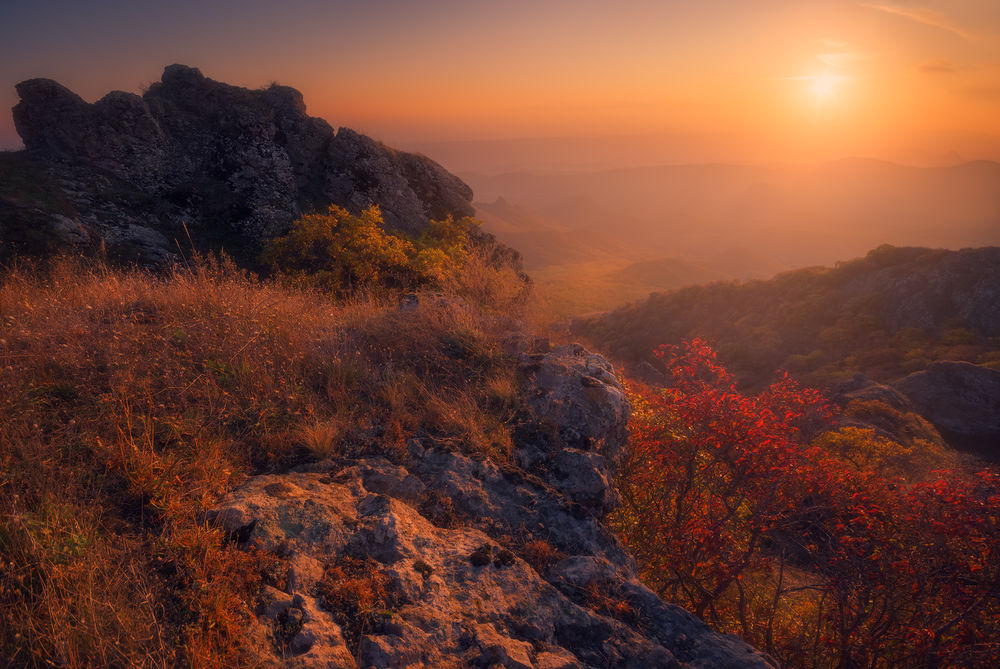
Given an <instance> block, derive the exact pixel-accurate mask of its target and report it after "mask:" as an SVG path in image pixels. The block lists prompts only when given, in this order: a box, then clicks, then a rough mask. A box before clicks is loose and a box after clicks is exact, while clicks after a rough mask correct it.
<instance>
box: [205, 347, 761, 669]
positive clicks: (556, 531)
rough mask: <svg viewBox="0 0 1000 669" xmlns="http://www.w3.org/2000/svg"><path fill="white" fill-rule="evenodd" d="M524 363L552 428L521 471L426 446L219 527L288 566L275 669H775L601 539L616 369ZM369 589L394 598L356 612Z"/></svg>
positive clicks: (566, 354)
mask: <svg viewBox="0 0 1000 669" xmlns="http://www.w3.org/2000/svg"><path fill="white" fill-rule="evenodd" d="M521 348H522V350H523V352H522V354H521V372H522V375H523V379H524V382H523V387H522V395H523V401H524V402H525V403H526V404H527V405H529V407H530V411H532V412H534V414H535V416H536V418H537V420H536V421H535V426H534V427H533V428H532V429H526V430H523V431H521V432H519V434H518V435H517V438H516V445H515V453H514V458H513V461H511V462H494V461H492V460H490V459H486V458H482V457H473V456H471V455H469V454H468V453H465V452H463V451H462V450H461V449H460V448H457V447H456V446H455V445H453V444H441V443H438V444H433V443H424V442H421V441H419V440H416V439H414V440H411V441H410V443H409V452H408V457H407V458H405V460H406V462H404V463H401V464H400V463H396V464H394V463H392V462H389V461H387V460H384V459H381V458H365V459H360V460H351V461H337V460H326V461H322V462H318V463H314V464H311V465H308V466H303V467H300V468H298V469H297V470H296V471H293V472H290V473H286V474H276V475H261V476H256V477H254V478H252V479H250V480H249V481H247V483H246V484H245V485H243V486H242V487H241V488H239V489H237V490H236V491H234V492H233V493H232V494H230V495H229V496H228V497H227V498H226V499H225V500H224V501H223V503H221V504H220V505H219V506H217V507H216V508H215V509H214V510H213V513H212V518H213V519H214V520H215V522H218V523H220V524H221V525H222V526H223V527H224V528H225V529H226V530H228V531H229V532H230V533H231V535H232V536H233V537H234V538H235V539H236V540H238V541H240V542H241V543H242V544H243V545H246V546H248V547H249V546H253V547H256V548H258V549H261V550H265V551H270V552H273V553H276V554H278V555H280V556H283V557H284V558H285V559H286V560H287V564H288V571H287V575H286V577H285V578H284V579H283V583H282V585H281V587H272V588H270V589H269V590H268V591H267V592H266V593H265V598H264V602H263V604H262V606H261V609H260V611H259V622H260V625H261V626H262V627H263V628H264V629H265V630H267V633H268V635H269V636H270V638H271V639H272V641H273V644H274V653H275V655H274V657H273V658H270V659H271V661H272V662H273V663H275V664H280V665H282V666H287V667H356V666H357V667H517V668H523V669H528V668H533V667H534V668H539V669H541V668H548V669H555V668H559V667H566V668H568V667H637V668H638V667H684V666H690V667H706V668H707V667H713V668H724V667H733V668H735V667H766V666H770V665H769V663H768V661H767V659H766V658H765V657H764V656H762V655H760V654H759V653H757V652H756V651H754V650H753V649H751V648H750V647H748V646H747V645H745V644H744V643H742V642H741V641H739V640H737V639H736V638H734V637H729V636H724V635H719V634H717V633H715V632H713V631H711V630H710V629H708V628H707V627H706V626H705V625H704V624H703V623H702V622H700V621H699V620H697V619H696V618H694V617H693V616H691V615H690V614H688V613H686V612H685V611H683V610H681V609H679V608H677V607H676V606H672V605H669V604H666V603H664V602H663V601H662V600H660V599H659V598H658V597H656V596H655V595H654V594H653V593H652V592H651V591H650V590H648V589H647V588H645V587H644V586H643V585H642V584H641V583H639V581H638V579H637V577H636V572H635V565H634V563H633V560H632V559H631V558H630V557H629V555H628V554H627V553H626V551H625V550H624V549H623V547H622V546H621V544H620V543H619V542H618V540H617V539H616V538H615V536H614V535H613V534H611V533H610V532H609V531H608V530H607V529H606V528H605V527H604V525H603V524H602V523H601V520H600V512H601V511H603V510H606V509H607V508H608V507H609V506H610V505H611V504H612V503H613V497H614V495H613V491H612V487H611V484H610V483H609V481H610V480H611V479H612V477H613V472H614V467H615V463H616V461H617V460H618V458H619V457H620V454H621V451H622V449H623V447H624V440H623V437H624V425H625V421H626V419H627V406H626V404H625V401H624V396H623V393H622V388H621V386H620V384H619V383H618V380H617V379H616V378H615V376H614V374H613V373H612V372H611V369H610V367H609V366H608V364H607V362H606V361H604V360H603V359H601V358H600V357H598V356H594V355H591V354H590V353H588V352H587V351H585V350H584V349H583V348H582V347H579V346H568V347H559V348H552V347H550V346H548V345H547V344H544V343H543V344H538V343H534V344H531V345H525V346H521ZM351 579H354V580H353V581H352V580H351ZM352 584H353V585H352ZM358 584H361V586H359V585H358ZM364 584H368V586H367V587H365V586H364ZM359 587H360V589H361V590H363V591H365V592H378V597H377V598H376V600H377V604H376V605H374V607H373V608H374V609H378V610H377V611H374V610H373V611H369V612H367V613H365V614H364V615H361V614H360V613H359V611H358V609H357V607H353V606H351V605H350V602H349V601H345V598H344V596H342V595H343V593H344V592H356V591H357V590H358V589H359ZM352 588H353V589H352ZM348 599H349V598H348ZM359 616H360V618H361V620H360V622H359Z"/></svg>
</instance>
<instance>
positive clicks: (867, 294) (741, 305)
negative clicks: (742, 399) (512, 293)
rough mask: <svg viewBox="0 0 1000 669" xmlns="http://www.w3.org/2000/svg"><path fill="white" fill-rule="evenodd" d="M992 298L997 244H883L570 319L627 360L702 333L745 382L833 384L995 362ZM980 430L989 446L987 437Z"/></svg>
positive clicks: (999, 324) (647, 357)
mask: <svg viewBox="0 0 1000 669" xmlns="http://www.w3.org/2000/svg"><path fill="white" fill-rule="evenodd" d="M998 305H1000V248H997V247H987V248H980V249H963V250H961V251H945V250H933V249H926V248H895V247H891V246H883V247H879V248H878V249H875V250H874V251H871V252H870V253H868V255H866V256H865V257H863V258H859V259H856V260H852V261H849V262H844V263H839V264H838V265H836V266H835V267H829V268H809V269H802V270H796V271H792V272H786V273H784V274H780V275H778V276H777V277H775V278H774V279H771V280H767V281H763V280H760V281H750V282H736V281H734V282H720V283H712V284H707V285H703V286H692V287H688V288H684V289H680V290H676V291H672V292H666V293H660V294H656V295H652V296H650V297H649V298H648V299H647V300H645V301H644V302H639V303H636V304H633V305H630V306H628V307H623V308H620V309H618V310H616V311H614V312H612V313H609V314H605V315H601V316H596V317H592V318H586V319H581V320H579V321H577V322H576V324H575V326H574V327H575V329H576V331H577V332H578V333H580V334H582V335H585V336H586V337H587V338H588V339H589V340H591V341H592V342H594V343H595V344H597V345H598V346H600V347H601V349H602V350H605V351H607V352H609V353H610V354H612V355H613V356H615V357H616V358H618V359H621V360H624V361H627V362H628V363H629V364H630V365H631V366H632V367H633V368H635V366H637V365H639V364H640V363H642V362H650V361H651V360H652V352H653V350H654V349H655V347H656V346H658V345H659V344H661V343H674V342H679V341H681V340H684V339H690V338H693V337H703V338H706V339H707V340H709V341H710V342H712V343H713V344H714V345H715V346H716V348H717V350H718V351H719V354H720V356H721V359H722V360H723V361H724V362H725V363H726V364H727V366H729V367H730V368H731V369H732V370H733V371H734V373H735V374H736V375H737V377H738V378H739V379H740V382H741V383H742V384H743V385H744V386H747V387H760V386H762V385H764V384H766V383H767V382H768V381H769V379H770V378H771V377H772V375H773V373H774V372H775V370H778V369H783V370H787V371H789V372H791V373H792V374H794V375H795V376H796V377H797V378H799V379H801V380H802V381H804V382H805V383H807V384H809V385H813V386H818V387H823V388H827V389H833V388H834V387H835V386H837V384H840V383H843V382H846V381H848V380H850V379H851V378H852V377H853V376H854V375H856V374H858V373H863V374H865V375H867V376H868V377H870V378H871V379H873V380H874V381H878V382H881V383H888V382H892V381H897V380H899V379H901V378H902V377H904V376H906V375H907V374H911V373H917V372H921V371H923V370H924V369H925V368H926V367H927V366H928V364H929V363H931V362H934V361H943V360H947V361H966V362H969V363H976V364H977V365H982V366H985V367H986V368H988V369H993V370H996V369H1000V308H998ZM987 373H988V372H987ZM987 396H989V395H987ZM925 413H926V412H925ZM987 441H989V443H990V448H991V450H992V448H993V446H992V444H993V442H995V441H996V437H995V436H990V437H988V439H987Z"/></svg>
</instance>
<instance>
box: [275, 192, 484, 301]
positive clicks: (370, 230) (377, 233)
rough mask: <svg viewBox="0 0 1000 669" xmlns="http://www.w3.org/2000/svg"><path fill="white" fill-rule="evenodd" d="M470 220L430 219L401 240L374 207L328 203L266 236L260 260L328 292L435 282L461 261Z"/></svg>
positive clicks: (417, 285) (441, 280)
mask: <svg viewBox="0 0 1000 669" xmlns="http://www.w3.org/2000/svg"><path fill="white" fill-rule="evenodd" d="M474 225H475V223H474V222H473V221H472V220H471V219H467V218H463V219H460V220H458V221H456V220H454V219H453V218H451V217H449V218H447V219H445V220H443V221H431V222H430V223H429V225H428V226H427V229H426V230H425V231H424V232H423V233H422V234H421V235H420V236H419V237H418V238H416V239H405V238H403V237H401V236H399V235H395V234H392V233H390V232H387V231H386V230H385V227H384V222H383V220H382V213H381V212H380V211H379V208H378V207H376V206H372V207H369V208H368V209H365V210H364V211H362V212H361V214H360V215H358V216H355V215H353V214H351V213H349V212H348V211H347V210H346V209H343V208H341V207H338V206H336V205H330V208H329V209H328V210H327V212H326V213H322V214H306V215H305V216H302V217H301V218H299V219H298V220H296V221H295V222H294V223H293V224H292V227H291V229H290V230H289V231H288V233H287V234H285V235H283V236H280V237H276V238H274V239H272V240H270V241H269V242H268V243H267V244H266V245H265V247H264V250H263V252H262V256H261V259H262V260H263V262H264V264H265V265H267V266H268V267H270V268H271V270H272V271H274V272H275V273H277V274H279V275H281V276H284V277H286V278H288V279H289V280H291V282H292V283H295V284H299V285H306V286H311V287H315V288H319V289H321V290H324V291H328V292H332V293H340V294H345V293H351V292H354V291H356V290H358V289H361V288H376V287H386V288H400V289H413V288H416V287H419V286H437V285H440V284H441V283H443V282H444V281H445V280H447V279H448V278H449V277H451V276H452V275H453V274H454V273H455V272H456V271H457V270H458V268H459V267H461V265H462V264H463V262H464V261H465V259H466V257H467V255H468V245H469V233H470V231H471V230H472V229H473V226H474Z"/></svg>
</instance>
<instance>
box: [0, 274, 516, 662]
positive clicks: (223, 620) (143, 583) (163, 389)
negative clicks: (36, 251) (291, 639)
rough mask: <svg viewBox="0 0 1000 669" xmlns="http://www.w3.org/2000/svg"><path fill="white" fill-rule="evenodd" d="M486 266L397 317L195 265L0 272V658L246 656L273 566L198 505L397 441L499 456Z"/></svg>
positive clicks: (502, 443)
mask: <svg viewBox="0 0 1000 669" xmlns="http://www.w3.org/2000/svg"><path fill="white" fill-rule="evenodd" d="M487 274H488V275H489V276H490V277H491V280H493V283H492V284H491V287H489V288H488V289H487V287H486V285H485V283H484V282H481V283H479V284H476V283H475V276H476V274H475V272H472V273H471V274H468V273H467V274H466V275H465V276H464V278H463V282H464V286H463V287H459V290H460V292H461V291H464V293H465V294H466V295H467V296H469V297H470V299H469V301H464V300H462V299H460V298H456V297H443V296H441V295H437V296H436V297H435V296H434V295H428V294H425V295H423V296H422V297H421V296H420V295H419V294H418V295H417V296H414V297H412V298H410V300H409V301H408V302H407V304H406V305H405V306H404V307H402V308H401V307H400V301H399V297H398V296H396V297H382V298H378V297H363V296H362V297H355V298H353V299H351V300H349V301H346V302H340V303H334V302H331V301H330V300H328V299H326V298H324V297H322V296H321V295H319V294H316V293H310V292H302V291H292V290H289V289H286V288H283V287H281V286H279V285H276V284H271V283H262V282H260V281H258V280H255V279H252V278H250V277H249V276H247V275H245V274H242V273H240V272H238V271H237V270H235V269H234V268H232V267H227V266H223V265H219V264H217V263H211V262H204V263H200V264H198V265H197V266H196V267H194V268H192V269H184V270H178V271H176V272H174V273H173V274H172V275H170V276H167V277H157V276H153V275H150V274H146V273H140V272H127V271H113V270H109V269H106V268H103V267H100V266H85V265H82V264H80V263H78V262H60V263H56V264H55V265H54V266H53V267H52V268H51V269H49V270H47V271H44V272H42V271H33V270H29V269H24V270H20V271H17V270H15V271H12V272H10V273H8V274H7V275H6V276H4V277H3V280H2V283H0V504H2V507H0V655H2V656H4V657H8V658H9V659H10V662H11V663H13V664H14V665H15V666H48V665H49V664H51V663H55V664H57V665H60V666H71V667H73V666H174V665H194V666H237V665H240V666H242V665H243V664H245V663H247V662H249V661H250V660H249V658H252V657H255V656H256V654H255V653H254V651H253V648H254V646H255V645H257V644H261V643H264V641H263V640H262V639H258V638H255V637H253V636H248V635H247V634H246V633H245V630H246V623H247V622H248V621H249V620H250V618H251V617H252V615H253V610H254V606H255V597H256V595H257V593H258V592H259V591H260V587H261V585H262V584H263V583H268V582H271V581H274V580H275V579H277V580H280V579H281V578H282V577H283V574H284V569H283V567H282V565H281V564H279V563H280V559H279V558H275V557H274V556H269V557H265V556H264V555H258V554H256V553H254V552H252V551H251V552H244V551H240V550H237V549H236V548H235V547H234V546H233V545H232V544H231V543H228V542H227V541H225V537H224V536H223V533H222V532H221V530H219V529H218V528H217V527H214V526H212V525H211V524H209V523H207V522H206V520H205V510H206V509H207V508H208V507H209V506H210V505H212V504H213V503H215V502H216V501H217V500H218V499H219V498H220V496H221V495H222V493H224V492H225V491H227V490H229V489H232V488H233V487H234V486H236V485H238V484H239V483H240V482H242V481H243V480H245V479H246V478H247V476H248V475H251V474H254V473H259V472H269V471H279V470H283V469H286V468H287V467H289V466H291V465H293V464H295V463H300V462H303V461H307V460H311V459H312V460H315V459H318V458H320V457H329V456H336V455H338V454H343V455H352V456H359V455H362V454H380V455H384V456H387V457H389V458H390V459H393V460H399V459H405V457H406V454H405V448H404V444H405V442H406V440H407V438H409V437H412V436H414V435H419V436H421V437H423V438H425V439H428V440H430V441H432V442H433V441H436V440H440V441H453V442H454V443H456V444H461V445H462V448H464V449H467V450H472V451H478V452H481V453H483V454H486V453H490V454H492V455H493V456H494V457H497V458H500V459H502V458H504V457H505V453H506V452H507V449H508V448H509V445H510V421H511V419H512V411H513V406H514V397H515V394H516V388H515V385H514V377H513V374H514V372H513V366H512V365H511V364H509V359H507V358H506V357H505V354H504V353H503V350H502V347H501V339H502V338H503V337H504V336H505V334H506V333H508V332H509V331H510V329H511V327H512V323H513V321H512V320H511V318H510V316H509V314H510V313H512V311H513V309H512V307H511V303H510V302H508V301H505V296H504V295H503V294H502V293H503V288H502V282H498V281H496V280H495V279H496V274H495V273H492V272H490V273H484V274H482V275H481V276H487ZM519 290H520V287H519V282H518V281H517V280H513V282H512V284H511V292H510V294H509V295H507V296H506V297H511V296H514V295H517V294H518V293H519ZM487 293H489V295H487ZM474 295H475V296H476V298H477V299H473V298H472V296H474ZM490 296H492V297H490ZM473 304H475V305H476V306H472V305H473ZM480 305H481V306H480Z"/></svg>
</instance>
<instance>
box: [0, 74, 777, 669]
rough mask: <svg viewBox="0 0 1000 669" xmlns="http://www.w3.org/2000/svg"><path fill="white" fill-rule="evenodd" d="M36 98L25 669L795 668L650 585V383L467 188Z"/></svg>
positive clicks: (21, 605)
mask: <svg viewBox="0 0 1000 669" xmlns="http://www.w3.org/2000/svg"><path fill="white" fill-rule="evenodd" d="M19 93H20V95H21V97H22V102H21V104H20V105H19V106H18V108H17V109H16V110H15V117H16V120H17V125H18V128H19V130H20V131H21V132H22V135H23V137H24V140H25V144H26V146H27V149H26V150H25V151H24V152H18V153H9V154H4V155H3V156H2V158H0V166H2V168H3V169H2V171H0V196H2V199H0V239H2V241H3V249H4V254H5V255H4V257H3V258H4V260H5V261H9V264H8V265H7V266H5V267H4V268H3V270H2V274H0V405H2V406H0V462H2V467H0V664H2V665H3V666H5V667H7V666H10V667H31V668H34V667H41V666H65V667H74V668H75V667H96V666H100V667H105V666H121V667H172V666H198V667H233V666H240V667H243V666H247V667H272V666H273V667H278V666H280V667H327V668H329V667H345V668H352V667H386V668H387V667H399V666H434V667H465V666H481V667H495V666H504V667H519V668H524V667H539V668H541V667H547V668H555V667H571V666H572V667H576V666H583V667H607V666H612V667H635V666H676V667H706V668H707V667H733V668H735V667H748V666H749V667H762V668H763V667H767V666H770V664H769V661H768V659H767V658H766V657H765V656H764V655H762V654H760V653H759V652H757V651H756V650H754V649H753V648H751V647H750V646H749V645H747V644H746V643H744V642H742V641H740V640H739V639H737V638H736V637H734V636H729V635H725V634H720V633H717V632H715V631H713V630H712V629H710V628H709V627H708V626H707V625H705V623H703V622H702V621H701V620H699V619H697V618H695V617H694V616H692V615H691V614H690V613H687V612H686V611H684V610H682V609H680V608H678V607H677V606H674V605H673V604H669V603H667V602H665V601H664V600H662V599H661V598H660V597H658V596H657V595H656V594H654V593H653V592H652V591H651V590H649V589H648V588H647V587H646V586H644V585H643V584H642V583H641V582H640V579H639V572H638V569H637V567H636V564H635V562H634V560H633V558H632V557H631V556H630V554H629V553H628V552H627V550H626V548H625V546H624V544H623V543H622V541H621V540H620V539H619V538H618V536H617V535H616V534H615V533H614V532H613V531H612V530H611V529H609V526H608V525H607V524H606V522H605V516H606V514H607V512H608V511H609V510H611V509H613V508H614V507H615V506H616V505H617V503H618V501H619V497H618V493H617V489H616V486H615V483H614V481H615V479H616V477H617V476H618V474H619V473H620V470H621V463H622V461H623V459H624V453H625V450H626V448H627V442H626V427H627V422H628V417H629V407H628V403H627V401H626V400H625V395H624V389H623V386H622V383H621V381H620V379H619V378H618V376H617V374H616V373H615V370H614V369H613V368H612V367H611V365H610V364H609V363H608V362H607V361H606V360H605V359H604V358H602V357H601V356H599V355H596V354H593V353H591V352H588V351H587V350H585V349H584V348H583V347H582V346H579V345H576V344H573V345H556V344H553V343H550V342H549V341H548V340H546V339H541V338H538V337H536V336H534V335H533V334H532V333H531V332H530V331H529V330H528V328H527V327H526V326H525V324H524V302H525V293H526V290H527V287H528V285H529V284H528V283H527V282H526V281H525V278H524V276H523V274H522V273H520V272H519V269H518V268H519V266H520V265H519V263H520V261H519V258H518V256H517V254H516V252H514V251H512V250H511V249H509V248H506V247H504V246H502V245H500V244H497V243H495V242H494V241H493V240H492V238H491V237H489V236H488V235H484V234H482V233H481V232H479V230H478V227H477V226H476V224H475V223H474V222H472V221H469V220H467V219H465V218H459V217H461V216H462V215H463V214H465V213H468V212H469V204H468V202H469V200H470V199H471V193H470V192H469V191H468V188H467V187H466V186H464V184H462V183H461V182H460V181H459V180H458V179H457V178H456V177H454V176H452V175H450V174H448V173H446V172H445V171H444V170H443V169H442V168H440V167H439V166H437V165H436V164H435V163H433V162H431V161H430V160H429V159H426V158H423V157H420V156H413V155H408V154H402V153H399V152H396V151H394V150H392V149H389V148H388V147H384V146H382V145H380V144H378V143H376V142H374V141H372V140H369V139H367V138H364V137H362V136H360V135H357V134H356V133H353V132H352V131H349V130H345V129H341V130H339V131H337V132H336V133H335V134H334V133H333V131H332V130H331V129H330V128H329V126H326V124H325V123H323V122H321V121H318V120H317V119H310V118H309V117H306V116H305V115H304V105H303V104H302V101H301V97H300V96H299V95H298V94H297V92H296V91H294V90H292V89H287V88H283V87H278V86H272V87H270V88H268V89H266V90H263V91H249V90H246V89H240V88H236V87H232V86H227V85H225V84H220V83H218V82H214V81H211V80H209V79H206V78H205V77H203V76H202V75H201V74H200V72H198V71H197V70H194V69H192V68H186V67H181V66H171V67H168V68H167V70H166V71H165V73H164V77H163V81H162V82H160V83H158V84H154V85H153V86H151V87H150V89H149V91H147V92H146V94H144V95H143V96H142V97H139V96H132V95H126V94H120V93H111V94H109V95H108V96H106V97H105V98H102V99H101V100H100V101H98V102H97V103H94V104H92V105H90V104H87V103H85V102H84V101H82V100H81V99H79V98H78V97H76V96H75V95H74V94H72V93H71V92H69V91H68V90H67V89H65V88H63V87H61V86H60V85H59V84H57V83H55V82H52V81H48V80H31V81H28V82H25V83H24V84H22V85H21V86H20V87H19ZM324 212H325V213H324ZM300 214H301V215H300ZM437 217H440V220H435V219H436V218H437ZM182 233H183V237H181V236H180V235H181V234H182ZM220 248H224V249H225V250H226V251H232V252H233V255H234V257H235V261H234V260H233V259H230V258H229V257H227V256H225V255H215V254H213V253H212V252H213V251H215V250H218V249H220ZM237 263H239V264H237ZM240 265H242V266H243V267H244V268H241V267H240ZM245 267H254V268H262V269H266V270H267V271H268V273H269V274H270V278H269V279H262V278H260V277H259V276H258V275H256V274H254V273H251V272H250V271H247V270H246V269H245Z"/></svg>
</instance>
